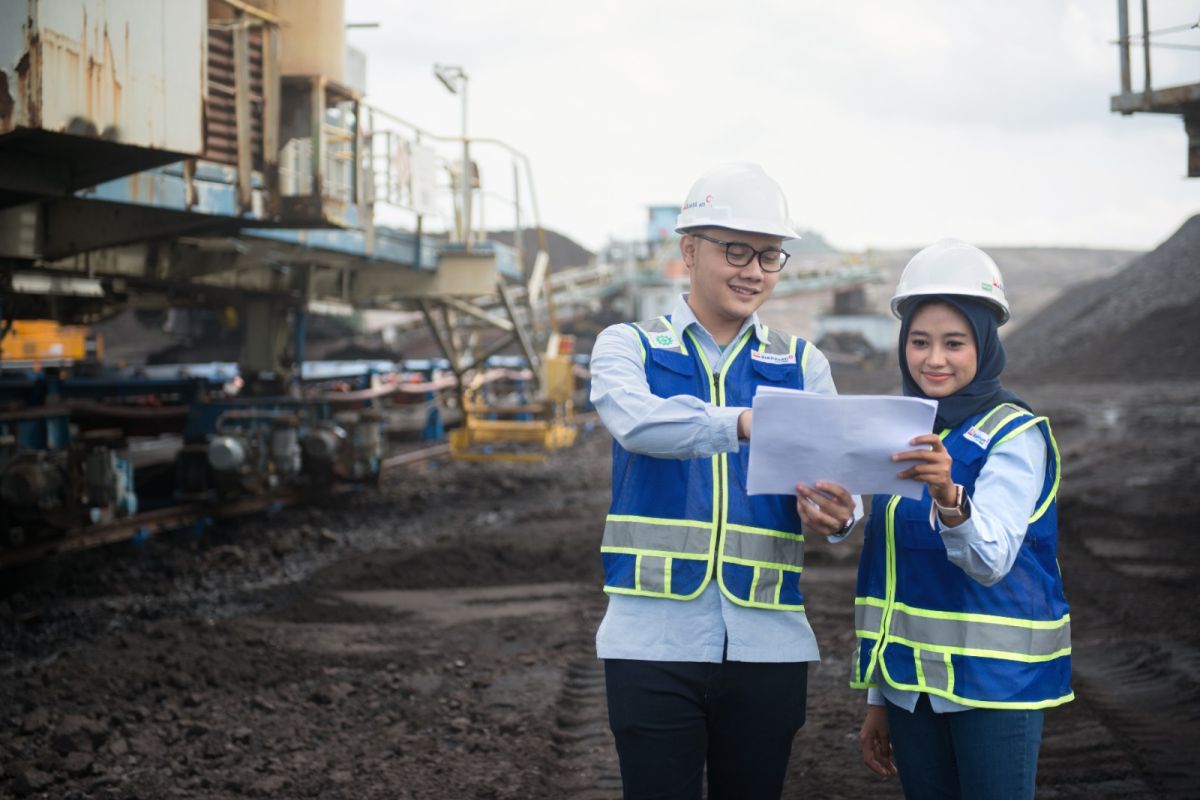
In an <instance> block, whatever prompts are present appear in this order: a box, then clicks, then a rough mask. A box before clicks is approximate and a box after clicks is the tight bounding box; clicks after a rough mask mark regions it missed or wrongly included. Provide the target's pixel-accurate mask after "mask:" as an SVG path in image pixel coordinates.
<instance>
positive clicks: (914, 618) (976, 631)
mask: <svg viewBox="0 0 1200 800" xmlns="http://www.w3.org/2000/svg"><path fill="white" fill-rule="evenodd" d="M935 613H938V612H935ZM941 613H944V612H941ZM955 616H956V617H958V616H959V615H955ZM963 616H965V615H963ZM1003 619H1004V618H1003V617H990V618H989V617H986V616H985V615H978V616H975V617H974V618H971V619H963V618H953V617H949V616H937V617H934V616H930V615H928V613H927V612H925V613H919V612H916V611H915V610H910V609H907V608H903V607H901V605H900V604H896V606H895V607H894V608H893V610H892V618H891V624H890V625H889V627H888V637H889V638H895V639H897V640H904V641H906V642H909V643H913V645H914V646H916V647H921V648H936V649H946V650H950V651H953V652H960V653H967V652H974V653H981V652H988V653H993V654H996V657H998V658H1005V657H1008V656H1015V657H1024V658H1050V657H1056V656H1057V655H1059V654H1061V653H1063V651H1067V652H1070V648H1071V619H1070V617H1069V616H1067V617H1063V618H1062V619H1061V620H1055V621H1053V622H1048V623H1047V622H1035V621H1031V620H1019V619H1013V620H1009V621H1003V622H1002V621H1000V620H1003ZM1021 660H1023V659H1021Z"/></svg>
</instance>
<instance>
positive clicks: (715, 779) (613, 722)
mask: <svg viewBox="0 0 1200 800" xmlns="http://www.w3.org/2000/svg"><path fill="white" fill-rule="evenodd" d="M604 676H605V682H606V684H607V688H608V720H609V725H610V726H611V728H612V732H613V736H615V737H616V741H617V756H618V757H619V758H620V760H621V782H622V784H623V786H624V790H625V798H626V800H700V797H701V792H702V788H703V785H704V776H705V768H706V767H707V772H708V800H778V798H779V796H780V794H781V792H782V791H783V781H784V777H785V776H786V774H787V764H788V757H789V755H790V754H791V749H792V739H794V738H795V736H796V732H797V731H798V730H800V726H802V725H803V724H804V712H805V703H806V699H807V692H808V664H807V663H805V662H799V663H786V664H779V663H774V664H758V663H749V662H742V661H725V662H723V663H720V664H709V663H703V662H689V661H623V660H618V659H608V660H606V661H605V662H604Z"/></svg>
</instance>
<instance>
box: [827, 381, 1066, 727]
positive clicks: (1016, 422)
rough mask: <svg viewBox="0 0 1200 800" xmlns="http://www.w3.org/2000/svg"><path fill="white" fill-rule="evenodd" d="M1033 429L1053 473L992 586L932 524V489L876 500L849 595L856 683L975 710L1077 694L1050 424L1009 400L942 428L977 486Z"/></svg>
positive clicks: (964, 476) (1043, 703)
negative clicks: (960, 560)
mask: <svg viewBox="0 0 1200 800" xmlns="http://www.w3.org/2000/svg"><path fill="white" fill-rule="evenodd" d="M1031 427H1036V428H1037V429H1038V430H1039V431H1041V434H1042V436H1044V437H1045V439H1046V444H1047V459H1046V474H1045V477H1044V479H1043V482H1042V490H1041V494H1040V496H1039V497H1038V499H1037V504H1036V505H1035V506H1034V512H1033V516H1031V517H1030V518H1029V527H1028V529H1027V530H1026V532H1025V538H1024V540H1023V541H1022V543H1021V548H1020V550H1019V551H1018V553H1017V558H1016V561H1015V562H1014V564H1013V567H1012V569H1011V570H1010V571H1009V573H1008V574H1007V575H1006V576H1005V577H1004V578H1002V579H1001V580H1000V581H999V582H998V583H996V584H995V585H993V586H984V585H982V584H980V583H978V582H977V581H975V580H974V579H972V578H970V577H969V576H968V575H967V574H966V573H964V572H963V571H962V570H961V569H960V568H959V567H957V566H955V565H954V564H952V563H950V560H949V559H948V558H947V556H946V548H945V545H944V544H943V543H942V539H941V534H939V533H938V532H937V531H936V530H934V529H933V528H932V527H930V524H929V512H930V504H931V503H932V500H931V499H930V496H929V491H928V489H926V491H925V493H924V495H923V496H922V498H921V499H920V500H911V499H907V498H902V497H900V496H891V497H887V496H883V495H880V496H876V497H875V498H874V500H873V501H872V506H871V518H870V520H869V522H868V523H867V528H866V535H865V539H866V540H865V542H864V544H863V552H862V556H861V560H860V561H859V568H858V588H857V591H856V592H855V594H856V597H855V600H854V603H855V608H854V612H855V613H854V627H855V629H856V633H857V636H858V648H857V651H856V653H855V659H854V667H853V671H854V674H853V676H852V679H851V682H850V685H851V686H853V687H855V688H860V689H861V688H866V687H868V686H875V685H877V684H878V683H879V682H880V681H882V682H886V683H887V684H888V685H891V686H894V687H896V688H898V689H904V690H908V691H915V692H928V693H930V694H935V695H939V696H941V697H945V698H947V699H949V700H953V701H954V702H956V703H961V704H963V705H967V706H975V707H979V708H1009V709H1033V708H1047V707H1050V706H1056V705H1060V704H1062V703H1066V702H1068V701H1070V700H1072V699H1073V698H1074V696H1075V695H1074V693H1073V692H1072V691H1071V616H1070V613H1069V609H1068V607H1067V600H1066V597H1065V596H1064V594H1063V585H1062V575H1061V573H1060V571H1059V568H1058V560H1057V558H1056V553H1057V548H1058V510H1057V505H1056V496H1057V494H1058V484H1059V475H1060V465H1059V454H1058V446H1057V445H1056V444H1055V441H1054V436H1053V434H1052V433H1051V431H1050V425H1049V423H1048V422H1047V421H1046V418H1045V417H1035V416H1034V415H1033V414H1031V413H1029V412H1028V411H1026V410H1025V409H1023V408H1020V407H1018V406H1015V405H1011V404H1003V405H999V406H996V407H995V408H993V409H991V410H990V411H988V412H986V413H982V414H977V415H975V416H974V417H972V418H970V419H968V420H967V421H966V422H964V423H963V424H962V425H960V426H959V427H958V428H955V429H954V430H950V431H946V432H943V434H942V438H943V441H944V442H945V445H946V450H947V451H949V453H950V456H951V458H953V459H954V464H953V466H952V467H951V477H952V478H953V479H954V482H955V483H960V484H962V486H963V488H964V490H965V491H966V493H967V494H968V495H970V494H971V492H972V491H973V489H974V487H975V481H976V480H977V479H978V477H979V473H980V471H981V470H982V469H983V465H984V464H985V463H986V462H987V459H988V456H989V455H990V454H991V452H992V450H993V449H994V448H995V447H996V446H997V445H999V444H1000V443H1002V442H1004V441H1007V440H1008V439H1011V438H1012V437H1014V436H1016V435H1017V434H1019V433H1021V432H1022V431H1025V430H1027V429H1029V428H1031Z"/></svg>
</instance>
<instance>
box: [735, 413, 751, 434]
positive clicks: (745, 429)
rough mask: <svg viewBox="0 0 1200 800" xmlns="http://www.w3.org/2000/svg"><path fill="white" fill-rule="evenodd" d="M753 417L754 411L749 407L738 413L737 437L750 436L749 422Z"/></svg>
mask: <svg viewBox="0 0 1200 800" xmlns="http://www.w3.org/2000/svg"><path fill="white" fill-rule="evenodd" d="M753 418H754V412H753V411H751V410H750V409H746V410H745V411H743V412H742V413H740V414H738V426H737V428H738V429H737V435H738V438H739V439H749V438H750V422H751V421H752V420H753Z"/></svg>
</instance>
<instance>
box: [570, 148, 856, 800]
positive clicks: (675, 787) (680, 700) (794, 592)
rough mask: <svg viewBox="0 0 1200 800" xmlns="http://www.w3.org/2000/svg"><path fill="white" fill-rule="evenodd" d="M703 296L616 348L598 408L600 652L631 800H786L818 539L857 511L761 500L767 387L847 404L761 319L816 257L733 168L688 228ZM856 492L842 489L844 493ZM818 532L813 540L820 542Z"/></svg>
mask: <svg viewBox="0 0 1200 800" xmlns="http://www.w3.org/2000/svg"><path fill="white" fill-rule="evenodd" d="M676 232H678V233H680V234H682V238H681V240H680V245H679V246H680V250H681V252H682V254H683V260H684V263H685V264H686V265H687V269H688V274H689V280H690V291H689V292H688V294H686V295H682V296H680V298H679V300H678V301H677V302H676V304H675V307H674V310H673V311H672V312H671V314H670V315H669V316H668V317H660V318H658V319H655V320H647V321H643V322H639V323H636V324H623V325H614V326H611V327H609V328H608V329H606V330H605V331H603V332H602V333H601V334H600V336H599V337H598V338H597V340H596V346H595V348H594V350H593V352H592V361H591V365H592V402H593V403H594V404H595V406H596V408H597V410H598V411H599V412H600V418H601V419H602V420H603V422H604V424H605V426H606V427H607V428H608V430H609V432H610V433H611V434H612V435H613V438H614V440H615V441H614V444H613V489H612V492H613V499H612V505H611V507H610V510H609V515H608V517H607V519H606V521H605V529H604V540H603V543H602V546H601V558H602V560H603V562H604V571H605V591H606V592H608V593H609V607H608V612H607V614H606V615H605V617H604V621H603V622H602V623H601V625H600V629H599V631H598V632H597V634H596V649H597V654H598V656H599V657H600V658H602V659H604V660H605V678H606V683H607V688H608V707H609V722H610V725H611V727H612V731H613V734H614V736H615V737H616V744H617V754H618V756H619V757H620V761H621V779H622V782H623V784H624V789H625V797H626V798H681V799H682V798H688V799H689V800H699V798H700V796H701V789H702V785H703V779H704V773H705V767H706V766H707V772H708V797H709V798H710V799H711V800H722V799H725V800H730V799H733V798H736V800H755V799H756V798H778V797H779V795H780V793H781V791H782V787H783V780H784V776H785V773H786V771H787V762H788V756H789V753H790V750H791V744H792V739H793V738H794V737H795V734H796V731H797V730H799V728H800V726H801V725H803V724H804V716H805V701H806V690H807V676H808V662H809V661H816V660H818V658H819V655H818V652H817V643H816V639H815V638H814V636H813V633H812V629H811V628H810V627H809V624H808V620H807V618H806V617H805V614H804V605H803V603H804V600H803V596H802V595H801V592H800V586H799V579H800V573H801V570H802V564H803V549H804V535H805V534H817V535H821V536H826V537H829V536H837V535H838V534H845V533H846V532H847V531H849V529H850V527H851V526H852V525H853V523H854V520H855V517H856V516H857V515H858V514H857V512H858V511H860V510H861V506H860V505H859V504H858V501H857V500H856V499H853V498H850V497H849V496H848V495H846V494H845V493H844V492H840V495H837V494H827V493H826V492H822V491H816V490H818V489H822V488H828V487H824V485H823V484H822V483H820V482H818V483H817V485H816V487H807V486H798V487H797V496H796V497H791V496H761V495H759V496H754V497H750V496H748V495H747V494H746V471H747V464H748V463H749V462H748V445H747V442H748V440H749V439H750V435H751V422H752V412H751V410H750V405H751V400H752V398H753V396H754V393H755V391H756V390H757V388H758V387H759V386H780V387H788V388H794V389H807V390H809V391H814V392H822V393H826V394H834V393H835V392H836V390H835V389H834V385H833V380H832V378H831V377H830V372H829V362H828V360H827V359H826V358H825V357H824V356H823V355H822V354H821V353H820V351H818V350H817V349H816V348H815V347H813V346H812V345H811V344H808V343H807V342H805V341H803V340H800V339H797V338H795V337H792V336H789V335H787V334H784V333H781V332H779V331H775V330H769V329H768V328H767V327H766V326H765V325H763V324H761V323H760V322H759V320H758V316H757V314H756V311H757V310H758V308H759V307H760V306H761V305H762V304H763V303H764V302H765V301H766V300H767V298H768V297H770V295H771V290H772V289H773V288H774V287H775V284H776V282H777V281H778V279H779V272H780V270H782V269H783V267H784V265H785V264H786V263H787V259H788V255H787V253H786V252H784V251H783V250H782V244H783V241H784V239H789V238H798V234H797V233H796V232H795V231H794V230H792V228H791V224H790V222H789V221H788V212H787V201H786V199H785V198H784V195H783V192H782V190H781V189H780V188H779V185H778V184H777V183H775V181H773V180H772V179H771V178H770V177H768V176H767V174H766V173H765V172H763V170H762V168H761V167H759V166H757V165H753V164H730V165H726V166H722V167H718V168H716V169H714V170H712V171H711V172H709V173H707V174H706V175H704V176H703V177H702V178H700V180H699V181H697V182H696V184H695V185H694V186H693V187H692V189H691V192H689V194H688V197H687V201H686V202H685V204H684V206H683V209H682V210H681V212H680V214H679V217H678V219H677V222H676ZM838 491H840V490H838ZM802 531H803V533H802Z"/></svg>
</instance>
